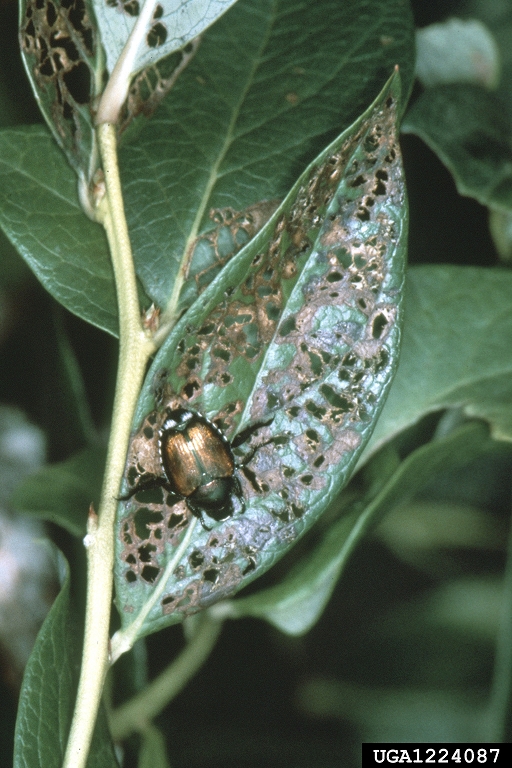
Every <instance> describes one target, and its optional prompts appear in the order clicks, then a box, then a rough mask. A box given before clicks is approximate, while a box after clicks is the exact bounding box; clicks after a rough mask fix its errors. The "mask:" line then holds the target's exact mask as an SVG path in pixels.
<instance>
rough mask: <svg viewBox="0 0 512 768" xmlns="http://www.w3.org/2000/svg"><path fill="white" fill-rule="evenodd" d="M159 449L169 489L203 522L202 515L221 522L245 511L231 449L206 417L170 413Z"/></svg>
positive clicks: (183, 412)
mask: <svg viewBox="0 0 512 768" xmlns="http://www.w3.org/2000/svg"><path fill="white" fill-rule="evenodd" d="M159 448H160V459H161V462H162V468H163V470H164V472H165V475H166V477H167V480H168V485H169V487H170V488H171V489H172V491H173V493H175V494H176V495H177V496H181V497H182V498H184V499H186V501H187V503H188V506H189V508H190V511H191V512H193V514H194V515H196V516H197V517H199V519H200V520H201V521H202V513H203V512H205V513H206V514H207V515H208V516H209V517H212V518H213V519H214V520H217V521H220V520H225V519H226V518H228V517H230V516H231V515H232V514H234V512H235V507H237V506H238V507H240V506H242V507H243V502H242V498H241V494H242V491H241V488H240V483H239V481H238V479H237V478H236V477H235V474H234V472H235V459H234V457H233V454H232V452H231V446H230V444H229V442H228V441H227V440H226V438H225V437H224V435H223V434H222V432H221V431H220V430H219V429H218V428H217V427H216V426H215V425H214V424H212V422H211V421H209V420H208V419H206V418H205V417H204V416H200V415H199V414H198V413H194V412H193V411H188V410H186V409H184V408H179V409H176V410H174V411H170V412H169V415H168V417H167V419H166V420H165V421H164V423H163V425H162V430H161V432H160V438H159ZM233 496H235V497H236V499H233ZM236 501H238V504H237V503H236Z"/></svg>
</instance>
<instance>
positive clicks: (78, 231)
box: [0, 126, 118, 335]
mask: <svg viewBox="0 0 512 768" xmlns="http://www.w3.org/2000/svg"><path fill="white" fill-rule="evenodd" d="M0 224H1V226H2V228H3V229H4V231H5V233H6V234H7V236H8V237H9V239H10V240H11V242H12V243H13V245H14V246H15V247H16V248H17V249H18V252H19V253H20V254H21V256H23V258H24V259H25V261H26V262H27V264H28V265H29V266H30V267H31V269H32V270H33V271H34V273H35V274H36V276H37V277H38V278H39V280H40V281H41V283H42V284H43V286H44V287H45V288H46V289H47V291H48V292H49V293H51V295H52V296H53V297H54V298H55V299H57V301H60V303H61V304H63V305H64V306H65V307H66V308H67V309H69V310H70V311H71V312H74V313H75V314H76V315H78V316H79V317H82V318H83V319H84V320H87V321H88V322H90V323H92V324H93V325H96V326H98V328H102V329H103V330H105V331H108V332H109V333H112V334H114V335H116V334H117V326H118V323H117V302H116V294H115V288H114V276H113V272H112V265H111V263H110V258H109V253H108V248H107V242H106V238H105V234H104V231H103V229H102V227H100V226H99V224H95V223H93V222H92V221H90V220H89V219H88V218H87V217H86V216H85V215H84V213H83V211H82V209H81V207H80V203H79V200H78V192H77V182H76V177H75V175H74V174H73V172H72V171H71V169H70V167H69V166H68V164H67V163H66V161H65V159H64V157H63V156H62V154H61V152H60V151H59V149H58V147H57V146H56V145H55V143H54V142H53V140H52V138H51V136H50V135H49V134H48V133H47V131H45V129H44V128H43V127H41V126H31V127H23V128H17V129H8V130H4V131H0Z"/></svg>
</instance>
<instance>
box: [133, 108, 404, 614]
mask: <svg viewBox="0 0 512 768" xmlns="http://www.w3.org/2000/svg"><path fill="white" fill-rule="evenodd" d="M404 195H405V192H404V184H403V172H402V166H401V157H400V151H399V146H398V141H397V137H396V101H395V99H394V98H393V97H391V96H389V97H388V98H387V99H386V100H385V101H383V102H381V103H380V105H379V106H378V107H376V108H375V109H374V111H373V113H371V115H370V117H368V118H367V119H366V120H365V121H363V122H362V123H361V124H360V126H359V128H358V129H357V131H355V132H354V133H353V134H352V135H351V136H350V137H349V138H348V139H346V140H345V142H344V143H343V144H342V145H341V147H340V148H339V149H337V150H335V151H333V152H332V153H331V154H330V155H329V156H328V157H327V158H326V159H324V161H323V162H322V163H320V164H319V165H318V166H316V167H313V169H312V170H310V172H309V176H308V178H307V180H306V181H304V182H303V183H302V184H301V186H300V188H299V189H298V190H297V191H296V194H295V195H293V198H292V199H291V200H289V201H288V202H285V204H284V205H283V207H282V208H281V209H280V212H279V213H278V214H276V219H275V223H274V226H273V229H272V231H271V234H270V236H269V237H268V239H267V240H266V243H267V245H266V247H264V248H262V250H261V251H260V252H258V254H257V255H256V256H255V257H254V258H253V259H252V263H251V264H250V265H249V266H248V269H247V273H246V276H245V279H244V280H243V282H242V283H241V285H240V286H239V287H237V288H233V289H228V290H227V291H226V292H225V294H224V300H223V301H221V302H220V303H219V304H217V305H216V306H215V307H214V308H213V310H211V311H209V312H208V313H207V314H206V316H205V317H204V319H203V321H202V322H201V323H198V324H197V326H196V327H187V328H186V329H185V333H184V335H183V337H182V339H181V341H180V342H179V344H178V345H177V348H176V352H175V357H174V359H173V360H172V361H171V362H170V370H172V371H173V372H172V373H169V374H167V373H166V372H165V371H163V372H162V373H161V375H160V377H159V378H157V380H156V381H155V386H154V391H155V400H156V403H157V408H156V410H155V411H153V412H151V413H150V414H149V415H148V416H147V417H146V419H145V420H144V423H143V424H142V426H141V428H140V430H139V431H138V432H137V434H136V435H135V436H134V438H133V441H132V445H131V450H130V454H129V456H128V461H127V475H126V477H127V481H128V484H129V485H130V486H131V487H133V486H134V485H135V484H136V483H137V482H138V479H139V478H141V477H142V478H143V477H155V476H156V477H158V476H161V475H162V468H161V466H160V464H159V460H158V432H159V428H160V426H161V423H162V419H163V418H164V417H163V412H164V409H165V408H178V407H181V408H186V409H193V410H196V411H198V412H199V413H203V414H205V415H208V416H210V418H212V420H213V421H214V423H215V424H216V425H217V426H218V427H219V428H220V429H222V430H223V431H224V434H225V435H226V436H227V438H228V439H229V440H231V441H232V443H231V444H232V449H233V453H234V456H235V460H236V462H237V468H236V474H237V476H238V478H239V481H240V483H241V487H242V491H243V497H244V499H245V503H246V510H245V512H244V513H243V514H239V515H236V516H234V517H231V518H229V519H228V520H226V521H225V522H223V523H219V524H218V525H217V526H216V527H215V529H214V530H213V531H212V532H211V533H209V534H206V533H205V532H202V533H201V534H200V535H199V536H198V538H197V540H196V542H195V545H194V549H193V550H192V551H189V552H188V554H187V556H186V559H184V560H183V561H182V564H181V565H180V566H179V568H178V569H177V570H176V572H175V574H174V579H173V585H172V588H170V587H169V588H168V591H167V592H165V593H164V596H163V598H162V600H161V605H160V611H161V615H162V616H163V615H168V614H173V613H175V614H183V615H188V614H190V613H194V612H196V611H198V610H200V609H202V608H204V607H206V606H208V605H210V604H211V603H212V602H214V601H216V600H219V599H221V598H225V597H226V596H228V595H230V594H232V593H233V592H235V591H236V590H237V589H238V588H239V586H240V585H241V583H246V582H247V581H248V580H250V578H252V577H254V575H256V573H257V572H258V570H259V569H260V568H265V566H266V567H268V565H269V564H270V561H272V558H273V554H272V553H273V551H274V550H276V549H279V548H281V550H282V549H283V547H282V545H285V544H287V543H288V544H289V543H291V542H292V541H293V540H294V539H295V538H297V536H298V535H299V534H300V533H302V532H303V531H304V530H305V529H306V528H307V527H308V525H310V524H311V522H312V521H313V519H314V512H315V508H316V507H318V508H323V507H324V506H325V503H326V499H327V500H329V499H330V498H333V496H334V495H335V494H336V493H337V492H338V490H339V488H340V485H341V483H340V482H338V481H337V477H338V476H339V474H340V473H341V474H343V472H346V471H348V469H349V468H350V467H351V466H353V465H354V463H355V460H356V459H357V455H358V450H359V449H360V448H361V446H362V444H363V443H364V442H365V441H366V439H367V437H368V436H369V434H370V432H371V429H370V425H371V424H372V423H373V421H374V417H375V414H376V413H377V412H378V409H379V408H380V404H381V401H382V396H383V394H384V393H385V392H386V391H387V387H388V385H389V382H390V378H391V370H392V363H393V361H394V360H395V357H396V349H397V346H398V343H397V342H398V333H399V331H398V326H397V316H398V305H399V294H400V290H401V287H402V280H403V276H402V271H401V269H400V268H397V266H396V264H395V263H394V262H395V260H397V259H398V255H397V254H398V251H399V249H398V243H399V240H400V237H401V235H402V234H403V228H402V224H401V219H400V212H401V211H402V210H403V208H404V204H405V202H404ZM224 215H226V214H224ZM235 218H236V217H235ZM219 224H220V225H221V227H222V226H228V227H229V226H230V221H229V217H228V220H227V221H226V220H225V219H221V221H220V222H219ZM208 242H209V243H210V244H211V242H212V241H208ZM197 274H198V275H200V274H201V273H200V272H198V273H197ZM244 386H246V387H247V395H245V394H244ZM219 403H221V404H220V405H219ZM251 425H252V427H251ZM162 493H163V492H162ZM164 497H165V494H164ZM173 503H174V502H173V500H172V499H170V498H163V500H162V501H161V502H156V503H155V505H154V506H150V505H148V504H143V503H142V501H138V500H137V496H135V497H133V498H132V499H131V501H130V503H129V505H128V508H127V511H126V512H127V513H126V515H125V516H124V517H123V518H122V519H121V521H120V529H119V536H120V546H121V549H120V566H119V567H121V568H122V569H123V573H124V579H125V580H126V582H127V583H129V584H132V585H133V586H134V587H135V586H136V585H137V584H139V583H141V584H144V582H145V583H146V584H147V583H148V581H151V580H155V579H157V578H158V576H159V574H160V573H161V571H162V568H163V564H164V559H162V558H165V555H164V551H165V549H166V547H167V546H168V545H170V546H174V545H175V542H176V535H177V533H179V532H180V531H181V528H182V525H183V524H184V520H186V519H187V518H188V517H189V516H190V512H189V510H188V509H187V506H186V504H185V503H184V502H179V504H175V503H174V505H173ZM168 504H171V507H170V509H169V507H168ZM146 509H147V510H150V512H151V514H156V513H157V512H158V514H159V515H160V518H161V519H160V518H159V519H158V521H157V520H156V517H155V518H151V520H154V522H151V523H147V524H146V527H147V531H143V530H139V532H138V533H134V531H136V529H137V523H136V520H137V515H139V514H141V510H146ZM144 514H146V515H148V514H149V512H144ZM171 519H172V520H173V521H174V522H173V526H171V527H170V526H169V521H170V520H171ZM144 558H146V560H145V559H144ZM148 565H150V566H151V569H152V570H151V571H150V575H151V577H152V579H148V578H147V573H148V572H147V571H146V575H144V574H145V571H144V568H145V567H147V566H148ZM153 577H154V578H153ZM123 609H124V610H125V611H128V612H129V611H130V610H131V608H130V602H129V600H128V602H125V604H124V605H123Z"/></svg>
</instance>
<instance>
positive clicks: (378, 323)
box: [372, 314, 388, 339]
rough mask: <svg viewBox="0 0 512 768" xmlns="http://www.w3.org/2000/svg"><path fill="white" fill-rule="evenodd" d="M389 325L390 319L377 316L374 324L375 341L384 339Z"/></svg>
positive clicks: (373, 335) (373, 334)
mask: <svg viewBox="0 0 512 768" xmlns="http://www.w3.org/2000/svg"><path fill="white" fill-rule="evenodd" d="M387 325H388V319H387V317H386V316H385V315H382V314H381V315H376V316H375V317H374V319H373V323H372V337H373V338H374V339H380V338H382V336H383V334H384V331H385V329H386V327H387Z"/></svg>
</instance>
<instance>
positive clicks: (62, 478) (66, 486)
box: [11, 446, 106, 536]
mask: <svg viewBox="0 0 512 768" xmlns="http://www.w3.org/2000/svg"><path fill="white" fill-rule="evenodd" d="M105 459H106V451H105V450H104V449H103V448H100V447H98V446H95V447H94V448H86V449H85V450H83V451H80V452H79V453H78V454H76V455H75V456H72V457H71V458H70V459H67V460H66V461H63V462H61V463H60V464H52V465H49V466H46V467H43V469H41V470H39V472H37V473H36V474H35V475H31V476H30V477H29V478H27V479H26V480H25V481H24V482H23V483H22V484H21V485H18V487H17V488H16V490H15V492H14V494H13V495H12V497H11V502H12V505H13V507H14V508H15V509H17V510H18V511H19V512H22V513H23V514H25V515H31V516H33V517H39V518H41V519H42V520H49V521H51V522H52V523H57V524H58V525H61V526H62V527H63V528H65V529H66V530H67V531H69V533H71V534H72V535H73V536H85V533H86V526H87V510H88V509H89V506H90V504H94V505H95V507H96V509H97V504H98V501H99V495H100V490H101V481H102V478H103V471H104V468H105Z"/></svg>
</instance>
